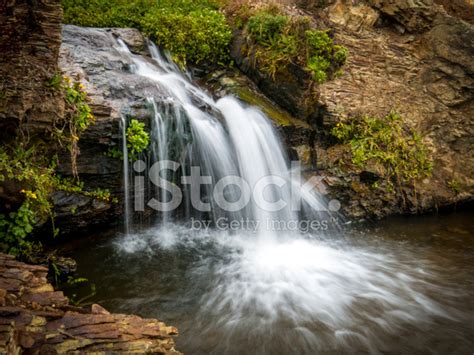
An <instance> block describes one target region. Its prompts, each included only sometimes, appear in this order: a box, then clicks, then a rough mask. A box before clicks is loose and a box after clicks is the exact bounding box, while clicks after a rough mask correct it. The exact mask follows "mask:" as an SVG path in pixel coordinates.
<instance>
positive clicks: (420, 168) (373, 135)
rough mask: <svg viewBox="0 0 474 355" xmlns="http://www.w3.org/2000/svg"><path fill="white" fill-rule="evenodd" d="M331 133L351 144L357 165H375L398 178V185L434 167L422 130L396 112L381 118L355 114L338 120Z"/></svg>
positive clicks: (427, 172) (395, 178) (386, 176)
mask: <svg viewBox="0 0 474 355" xmlns="http://www.w3.org/2000/svg"><path fill="white" fill-rule="evenodd" d="M331 133H332V134H333V136H335V137H336V138H338V139H339V140H340V141H341V142H342V143H343V144H347V145H348V146H349V147H350V149H351V153H352V157H351V161H352V163H353V164H354V165H356V166H357V167H359V168H368V167H369V166H371V167H373V166H374V165H375V166H376V167H377V170H378V171H380V172H381V173H382V175H383V177H384V178H386V179H387V180H388V181H389V182H390V181H391V180H395V182H396V183H397V184H398V185H399V186H400V185H401V184H404V183H414V182H415V181H416V180H417V179H419V178H423V177H425V176H429V175H430V174H431V171H432V169H433V165H432V162H431V159H430V157H429V154H428V149H427V148H426V146H425V145H424V144H423V142H422V139H421V136H420V134H419V133H417V132H416V131H415V130H414V129H408V128H407V127H405V126H404V124H403V120H402V118H401V116H400V115H398V114H397V113H395V112H391V113H390V114H388V115H387V116H385V117H382V118H378V117H371V116H360V117H355V118H352V119H351V120H349V121H348V122H347V123H342V122H340V123H338V124H337V125H336V127H334V128H333V129H332V131H331Z"/></svg>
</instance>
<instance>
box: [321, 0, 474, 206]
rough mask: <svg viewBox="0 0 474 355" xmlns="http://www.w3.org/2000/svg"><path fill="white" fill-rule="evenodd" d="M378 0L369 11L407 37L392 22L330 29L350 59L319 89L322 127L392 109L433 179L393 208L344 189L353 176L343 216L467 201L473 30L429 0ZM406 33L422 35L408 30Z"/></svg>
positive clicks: (325, 156) (471, 163)
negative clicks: (426, 152) (415, 140)
mask: <svg viewBox="0 0 474 355" xmlns="http://www.w3.org/2000/svg"><path fill="white" fill-rule="evenodd" d="M376 3H377V6H375V8H381V9H383V13H384V15H385V16H392V17H393V19H394V21H396V22H397V23H398V24H400V25H403V26H406V29H407V32H406V33H405V34H401V33H400V31H398V30H396V29H395V28H393V26H390V25H387V26H385V27H381V28H374V27H360V28H359V29H358V30H357V31H355V30H352V29H351V28H349V27H348V26H339V25H336V24H335V25H334V26H335V30H336V31H335V32H336V41H338V42H339V43H341V44H343V45H344V46H346V47H347V48H348V49H349V53H350V55H349V59H348V62H347V64H346V66H345V68H344V70H345V74H344V75H343V76H342V77H341V78H339V79H336V80H334V81H332V82H328V83H326V84H324V85H322V86H321V87H320V93H321V97H320V104H321V105H322V110H321V111H322V112H324V117H323V121H324V122H325V127H326V128H327V129H329V128H330V127H332V126H333V125H334V124H335V123H336V122H337V121H339V120H347V119H349V118H350V117H352V116H355V115H358V114H371V115H376V116H383V115H385V114H387V113H388V112H389V111H390V110H391V109H395V110H396V111H397V112H399V113H400V114H401V115H402V116H403V117H404V119H405V121H406V124H407V125H409V126H411V127H414V128H416V129H417V130H419V131H420V132H421V133H422V135H423V136H424V137H425V143H426V144H427V145H428V147H429V148H430V150H431V155H432V157H433V160H434V170H433V176H432V177H431V178H429V179H425V180H423V181H421V182H419V183H418V184H417V197H418V199H417V200H416V201H415V200H414V197H413V195H414V194H413V192H412V191H411V192H409V191H407V195H406V198H407V199H408V200H410V199H411V201H408V202H410V203H409V204H408V206H406V208H405V207H397V206H399V203H400V201H386V200H385V199H384V197H383V196H374V195H372V194H371V193H367V192H360V191H356V190H357V189H356V190H354V189H353V188H351V187H350V186H352V185H354V181H355V183H357V184H358V183H359V178H355V179H354V178H352V179H350V180H351V181H348V182H350V185H348V186H346V185H347V184H343V186H344V188H348V191H351V190H353V192H354V193H355V195H357V197H352V198H349V200H351V202H350V203H355V204H357V205H358V208H356V209H354V208H349V210H351V211H348V212H349V214H351V213H354V214H356V215H363V214H364V213H366V212H368V211H370V212H369V213H370V214H372V213H375V214H379V215H387V214H390V213H394V212H408V211H413V212H415V211H422V210H429V209H433V208H436V207H438V206H443V205H449V204H454V203H456V202H459V201H469V200H472V196H473V195H474V177H473V171H474V156H473V151H474V139H473V137H474V124H473V114H474V101H473V92H474V91H473V89H474V79H473V73H474V63H473V61H472V58H473V56H474V43H473V42H474V26H473V25H471V24H469V23H467V22H465V21H462V20H459V19H458V18H455V17H452V16H450V15H448V14H447V13H446V12H445V11H444V9H443V8H442V7H441V6H438V5H435V4H433V3H432V2H431V1H429V0H423V1H415V2H410V1H397V0H393V1H383V0H380V1H376ZM410 3H415V5H413V4H412V6H410ZM345 6H346V11H347V12H348V13H352V12H354V9H353V7H352V5H345ZM360 6H364V5H360ZM330 10H331V9H330ZM340 11H341V10H340V8H338V12H340ZM417 24H418V25H417ZM412 31H421V32H417V33H408V32H412ZM337 149H338V147H337V146H336V147H330V148H329V149H321V150H320V157H321V158H322V159H321V161H320V162H321V163H322V166H321V167H322V168H325V167H327V165H326V164H327V163H329V165H330V161H331V159H333V160H334V159H336V160H337V159H338V158H339V157H340V154H339V153H338V152H337ZM340 177H341V178H343V177H342V176H340ZM450 180H456V181H457V182H459V185H460V186H461V189H460V191H459V192H458V193H455V192H453V191H452V189H450V188H449V187H448V182H449V181H450ZM344 188H342V189H344ZM354 199H355V200H357V199H359V200H360V201H354ZM387 202H389V203H388V204H387ZM364 204H365V206H363V205H364ZM355 210H358V211H357V212H355Z"/></svg>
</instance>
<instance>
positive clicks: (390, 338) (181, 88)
mask: <svg viewBox="0 0 474 355" xmlns="http://www.w3.org/2000/svg"><path fill="white" fill-rule="evenodd" d="M118 49H119V51H120V53H122V56H123V57H124V60H125V61H126V62H127V63H128V64H131V65H130V66H129V67H131V68H132V69H133V71H134V74H133V75H140V76H142V77H144V78H146V79H147V80H149V81H152V83H153V84H154V85H156V86H158V87H159V88H160V92H161V95H147V96H149V97H148V98H147V101H148V103H149V105H150V110H152V112H153V116H152V120H151V122H150V127H151V140H152V143H151V147H150V156H149V158H150V160H151V161H149V163H150V165H151V164H152V163H153V162H155V161H159V160H172V161H176V162H178V163H179V164H180V168H179V169H178V170H176V171H174V172H173V171H164V172H162V173H161V176H162V177H163V178H165V180H169V181H170V183H171V181H175V180H176V179H177V178H179V177H181V176H185V175H189V173H190V169H191V167H192V166H199V167H200V168H201V175H203V176H210V177H211V184H209V185H204V187H203V188H202V190H201V192H202V194H203V198H202V202H203V203H207V202H208V203H210V204H211V211H209V212H199V211H197V210H196V208H194V207H193V205H192V203H191V200H192V196H191V194H192V192H191V191H190V190H189V189H187V188H186V185H184V186H183V187H184V189H183V195H184V202H183V205H182V206H181V207H182V208H181V210H179V211H178V212H176V213H175V212H168V213H161V214H159V215H158V218H156V220H155V221H153V224H154V226H152V227H151V228H147V229H145V228H143V230H141V231H140V233H136V232H134V228H132V224H133V223H132V218H131V217H130V216H131V215H132V213H131V202H132V201H130V200H131V199H130V197H129V196H131V194H129V192H128V190H129V189H131V188H132V187H133V185H134V184H133V183H130V184H129V181H133V180H134V179H133V177H132V176H129V175H131V172H130V171H129V165H131V164H129V163H128V159H127V156H126V154H127V152H126V147H125V146H124V188H125V191H126V195H125V197H126V198H125V205H126V208H125V217H124V218H125V225H126V226H127V225H129V227H128V228H127V227H126V229H128V233H127V234H126V235H125V236H119V237H117V238H116V239H115V240H114V241H113V243H107V244H105V245H102V246H101V247H98V248H93V249H92V250H91V249H90V248H87V250H85V251H84V257H83V258H84V263H83V265H84V264H85V265H87V266H85V268H87V267H90V273H87V272H85V276H86V277H88V278H89V279H90V280H93V281H94V282H96V283H97V284H101V287H100V288H98V295H97V296H96V298H97V301H99V302H101V303H104V304H105V306H106V307H107V308H110V309H111V310H113V311H124V312H133V313H138V314H140V315H144V316H153V317H158V318H161V319H163V320H165V321H166V322H167V323H168V324H173V325H176V326H178V328H179V330H180V337H179V338H178V346H177V349H179V350H182V351H184V352H187V353H195V354H209V353H216V354H224V353H225V354H242V353H255V354H289V353H298V354H314V353H341V352H342V353H357V352H359V353H368V352H371V353H380V352H387V353H394V352H397V353H400V352H402V353H420V352H426V350H427V349H428V348H429V347H430V346H431V348H429V352H431V350H433V348H432V344H438V343H439V344H441V343H442V344H446V345H445V347H444V348H440V349H438V352H440V353H448V352H452V351H453V349H456V350H458V352H459V351H460V352H461V353H463V352H465V353H467V352H466V350H467V349H472V347H471V345H472V342H470V341H469V340H466V339H468V338H469V337H467V336H466V334H473V333H474V326H473V323H472V322H469V320H472V319H474V304H473V301H472V300H473V299H474V292H472V290H471V291H469V290H468V288H469V287H465V288H464V290H459V288H458V286H457V285H458V284H459V283H462V282H465V280H466V279H468V278H464V277H463V276H462V275H463V274H462V273H459V277H457V278H456V275H457V274H458V272H457V271H459V270H461V269H460V268H459V267H458V265H457V264H456V263H454V262H452V263H451V261H452V260H456V258H457V257H458V253H457V252H452V254H454V255H453V256H449V257H447V256H446V255H448V254H449V253H450V251H449V250H448V249H442V252H439V251H436V252H435V251H433V250H434V248H431V246H430V247H428V248H424V247H423V246H421V245H418V244H417V243H410V238H407V240H403V241H401V242H397V241H392V240H386V239H384V238H383V237H382V236H377V237H374V238H372V237H371V234H374V233H377V231H375V232H374V231H372V232H370V233H371V234H369V235H367V234H365V233H361V235H358V234H357V233H354V235H352V236H351V238H346V237H345V236H344V235H340V234H338V233H336V234H332V235H330V238H328V237H327V236H323V237H322V236H321V232H313V233H309V234H305V235H303V234H302V233H299V231H298V230H296V231H284V230H283V231H282V230H273V229H271V228H270V229H269V228H267V227H268V225H266V224H261V225H256V224H252V223H251V224H250V227H251V228H248V229H247V228H245V227H243V226H241V225H239V226H238V228H237V229H232V228H224V229H223V230H222V229H220V228H218V227H219V224H218V222H217V221H219V219H220V218H222V217H224V218H227V219H228V220H239V219H247V218H249V219H250V220H252V221H253V222H258V221H262V220H265V219H270V220H278V221H286V222H289V221H294V220H298V218H300V221H301V215H304V216H305V218H308V219H313V220H317V219H318V218H319V222H321V226H323V227H324V222H327V221H325V220H324V218H323V217H324V216H322V217H321V216H319V215H318V213H317V211H318V210H321V209H322V208H323V206H324V201H323V200H322V199H321V198H320V197H319V196H318V195H317V194H314V193H312V192H309V191H308V189H306V188H305V187H303V186H301V183H300V182H298V180H296V181H293V180H291V184H286V185H284V186H282V187H281V188H277V185H278V184H281V183H282V181H288V180H290V176H291V175H292V174H293V171H292V170H290V167H289V166H288V162H287V159H286V157H285V153H284V149H283V148H282V145H281V143H280V141H279V138H278V135H277V134H276V133H275V130H274V129H273V128H272V126H271V124H270V123H269V120H268V119H267V118H266V117H265V116H264V115H263V114H262V113H261V112H260V111H259V110H257V109H255V108H252V107H247V106H245V105H243V104H241V103H240V102H239V101H238V100H236V99H235V98H233V97H225V98H222V99H220V100H218V101H217V102H215V101H214V100H213V99H212V98H211V97H210V96H209V95H207V94H206V93H205V92H204V91H202V90H201V89H199V88H198V87H197V86H195V85H193V84H192V82H191V81H190V79H189V76H187V75H185V74H182V73H181V72H180V71H179V70H178V68H177V67H176V65H175V64H173V63H172V62H171V61H170V60H169V58H166V57H165V56H162V55H160V53H159V52H158V50H157V49H156V47H155V46H154V45H152V44H150V48H149V50H150V53H151V54H152V57H153V59H154V62H152V61H151V60H148V59H145V58H143V57H141V56H138V55H134V54H132V53H130V51H129V50H128V48H127V47H126V46H125V44H124V43H123V42H121V41H119V46H118ZM127 75H128V74H127ZM130 75H132V74H130ZM121 129H122V136H123V139H124V142H125V138H126V137H125V133H126V131H125V129H126V120H125V117H124V118H123V122H122V126H121ZM153 173H156V172H149V174H153ZM226 176H240V177H243V178H244V179H245V180H246V181H247V182H248V183H249V184H250V185H251V184H254V183H257V182H258V181H260V179H261V178H262V177H264V176H272V177H271V178H270V179H271V181H272V182H273V183H274V185H270V186H269V187H268V188H267V189H266V190H265V191H264V192H265V194H264V195H265V196H266V198H268V200H269V201H278V200H279V199H282V200H284V201H289V200H291V201H290V202H295V201H292V199H295V200H302V201H301V202H302V205H303V211H302V213H298V212H297V211H294V210H293V209H292V208H289V207H285V208H282V209H280V210H277V211H271V210H269V209H267V208H264V207H262V206H261V204H259V201H257V200H256V199H255V197H252V199H251V200H250V203H249V204H248V205H247V206H246V207H245V208H243V209H241V210H237V211H228V210H226V209H224V208H221V206H220V205H219V203H217V202H218V201H216V199H215V196H213V192H212V190H213V188H214V186H215V185H216V183H217V182H218V181H220V180H221V179H222V178H224V177H226ZM155 177H156V176H155ZM128 185H131V186H128ZM166 190H167V185H166V184H164V185H162V186H161V187H159V188H157V189H154V188H153V186H151V184H150V188H148V192H147V194H148V195H147V198H151V197H153V198H156V199H159V200H161V201H166V199H167V197H169V196H167V191H166ZM224 193H225V195H226V197H228V198H229V199H230V200H236V199H238V198H239V197H240V193H239V191H238V190H237V189H233V188H232V186H231V188H229V189H227V190H225V191H223V192H222V194H224ZM297 202H298V201H296V204H297ZM314 211H316V212H314ZM191 218H196V220H206V219H210V220H212V222H213V223H212V224H211V226H210V227H209V225H206V224H202V223H201V224H199V226H198V227H199V228H196V226H195V225H193V224H191V225H190V224H189V223H186V222H187V221H189V220H190V219H191ZM246 226H248V225H246ZM208 227H209V228H208ZM226 227H229V225H226ZM408 229H409V230H410V227H408ZM422 229H423V231H424V230H425V229H426V228H424V227H423V228H422ZM135 230H136V229H135ZM249 230H250V232H252V233H250V232H249ZM322 230H324V228H322ZM254 232H256V233H254ZM410 232H411V231H410ZM418 233H419V234H422V231H421V232H420V231H419V232H418ZM409 237H411V236H410V235H409ZM430 238H431V237H430ZM407 245H409V246H410V247H409V248H407ZM466 255H467V254H466ZM94 258H95V259H96V260H97V264H96V265H94V263H93V262H92V263H91V262H90V260H91V259H92V260H94ZM79 259H81V258H80V257H79ZM462 262H463V263H464V261H462ZM467 262H470V264H471V265H474V259H472V258H471V259H469V260H466V263H467ZM438 263H439V264H438ZM440 265H442V266H440ZM444 265H447V267H443V266H444ZM97 270H100V272H97ZM82 271H85V270H84V268H83V269H82ZM469 280H471V279H469ZM467 282H468V283H469V282H471V283H472V282H474V281H472V280H471V281H467ZM124 283H126V284H127V287H126V288H124V287H123V285H124ZM468 286H469V285H468ZM466 290H467V291H466ZM459 305H463V306H462V308H463V311H462V312H461V311H459V309H460V308H461V307H460V306H459ZM400 339H403V340H402V342H403V344H400V342H401V340H400ZM432 352H434V353H436V351H432Z"/></svg>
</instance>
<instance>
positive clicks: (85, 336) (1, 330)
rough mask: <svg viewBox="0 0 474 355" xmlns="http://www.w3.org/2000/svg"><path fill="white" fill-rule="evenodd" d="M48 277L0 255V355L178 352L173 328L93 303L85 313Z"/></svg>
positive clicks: (42, 270)
mask: <svg viewBox="0 0 474 355" xmlns="http://www.w3.org/2000/svg"><path fill="white" fill-rule="evenodd" d="M47 273H48V269H47V268H45V267H43V266H37V265H28V264H25V263H22V262H19V261H16V260H15V259H14V258H13V257H12V256H9V255H5V254H0V354H20V353H28V354H46V353H47V354H64V353H70V352H73V353H91V352H94V353H103V352H107V353H140V354H143V353H153V354H180V353H179V352H178V351H176V350H175V349H174V346H175V343H174V339H173V337H174V336H176V335H177V334H178V331H177V329H176V328H174V327H169V326H166V325H165V324H164V323H163V322H160V321H158V320H156V319H143V318H140V317H138V316H134V315H125V314H111V313H109V312H108V311H107V310H105V309H104V308H102V307H101V306H99V305H96V304H95V305H92V307H91V309H90V310H86V309H84V308H79V307H75V306H72V305H70V304H69V301H68V299H67V297H65V296H64V294H63V293H62V292H61V291H55V290H54V289H53V287H52V285H51V284H49V283H48V281H47V278H46V276H47Z"/></svg>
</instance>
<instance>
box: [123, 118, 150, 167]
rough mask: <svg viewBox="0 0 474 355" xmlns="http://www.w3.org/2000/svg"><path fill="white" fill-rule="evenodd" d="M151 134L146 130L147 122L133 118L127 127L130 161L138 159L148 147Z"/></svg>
mask: <svg viewBox="0 0 474 355" xmlns="http://www.w3.org/2000/svg"><path fill="white" fill-rule="evenodd" d="M149 144H150V135H149V134H148V133H147V132H146V131H145V124H144V123H142V122H139V121H137V120H136V119H132V120H131V121H130V124H129V126H128V128H127V149H128V158H129V159H130V161H134V160H137V159H138V155H139V154H140V153H141V152H143V151H144V150H145V149H147V148H148V145H149Z"/></svg>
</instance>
